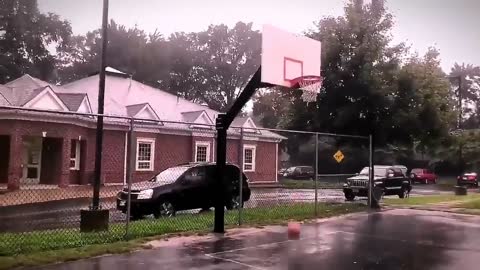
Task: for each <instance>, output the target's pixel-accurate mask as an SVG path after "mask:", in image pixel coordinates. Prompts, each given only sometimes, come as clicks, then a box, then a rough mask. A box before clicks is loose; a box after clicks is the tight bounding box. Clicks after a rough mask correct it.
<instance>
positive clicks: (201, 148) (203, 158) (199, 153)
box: [195, 142, 210, 162]
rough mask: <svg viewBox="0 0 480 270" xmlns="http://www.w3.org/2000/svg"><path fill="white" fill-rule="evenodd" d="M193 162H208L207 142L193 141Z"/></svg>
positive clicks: (208, 146) (208, 145) (208, 144)
mask: <svg viewBox="0 0 480 270" xmlns="http://www.w3.org/2000/svg"><path fill="white" fill-rule="evenodd" d="M195 162H210V143H209V142H195Z"/></svg>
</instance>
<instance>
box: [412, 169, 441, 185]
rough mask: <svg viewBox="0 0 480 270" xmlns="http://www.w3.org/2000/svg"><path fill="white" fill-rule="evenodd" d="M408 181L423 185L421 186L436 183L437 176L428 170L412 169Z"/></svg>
mask: <svg viewBox="0 0 480 270" xmlns="http://www.w3.org/2000/svg"><path fill="white" fill-rule="evenodd" d="M410 179H411V180H412V183H416V182H419V183H423V184H429V183H433V184H436V183H437V175H436V174H435V173H433V172H432V171H430V170H428V169H421V168H415V169H412V171H411V172H410Z"/></svg>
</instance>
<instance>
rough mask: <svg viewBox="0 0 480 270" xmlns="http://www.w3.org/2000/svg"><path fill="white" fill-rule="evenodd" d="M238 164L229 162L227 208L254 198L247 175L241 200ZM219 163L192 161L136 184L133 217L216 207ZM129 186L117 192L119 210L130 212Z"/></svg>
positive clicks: (132, 192) (132, 191)
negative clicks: (216, 172)
mask: <svg viewBox="0 0 480 270" xmlns="http://www.w3.org/2000/svg"><path fill="white" fill-rule="evenodd" d="M239 173H240V170H239V168H238V167H237V166H235V165H231V164H227V166H226V168H225V176H226V178H225V180H226V183H227V192H226V194H229V195H226V196H225V197H226V198H225V206H226V207H227V209H234V208H238V207H243V202H246V201H248V200H249V199H250V193H251V192H250V188H249V186H248V178H247V177H246V176H245V174H242V178H243V186H242V187H243V188H242V190H243V192H242V195H243V196H242V197H243V201H242V203H240V192H239V191H240V188H239V181H238V180H239V176H240V174H239ZM214 183H215V164H214V163H203V164H188V165H181V166H176V167H171V168H168V169H166V170H164V171H162V172H161V173H159V174H157V175H155V176H154V177H153V178H152V179H150V180H149V181H146V182H140V183H136V184H135V185H134V186H133V187H132V189H131V194H132V195H131V212H130V213H131V216H132V217H133V218H141V217H142V216H144V215H150V214H153V215H154V216H155V217H156V218H159V217H162V216H173V215H175V213H176V212H177V211H180V210H188V209H198V208H201V209H209V208H211V207H213V206H214V198H215V196H216V195H215V191H214V190H215V188H214ZM127 197H128V189H127V188H125V189H124V190H123V191H121V192H120V193H118V195H117V209H118V210H120V211H122V212H123V213H126V212H127V206H126V205H127V202H126V201H127Z"/></svg>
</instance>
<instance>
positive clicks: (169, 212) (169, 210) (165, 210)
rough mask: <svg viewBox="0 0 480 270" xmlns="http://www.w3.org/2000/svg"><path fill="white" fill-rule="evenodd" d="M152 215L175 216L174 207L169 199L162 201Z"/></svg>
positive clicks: (156, 216)
mask: <svg viewBox="0 0 480 270" xmlns="http://www.w3.org/2000/svg"><path fill="white" fill-rule="evenodd" d="M153 216H154V217H155V218H160V217H173V216H175V208H174V207H173V204H172V203H170V202H169V201H163V202H161V203H160V205H159V206H158V209H157V210H156V211H155V212H154V213H153Z"/></svg>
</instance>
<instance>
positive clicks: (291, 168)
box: [287, 167, 297, 173]
mask: <svg viewBox="0 0 480 270" xmlns="http://www.w3.org/2000/svg"><path fill="white" fill-rule="evenodd" d="M296 168H297V167H290V168H288V169H287V172H289V173H291V172H293V171H295V169H296Z"/></svg>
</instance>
